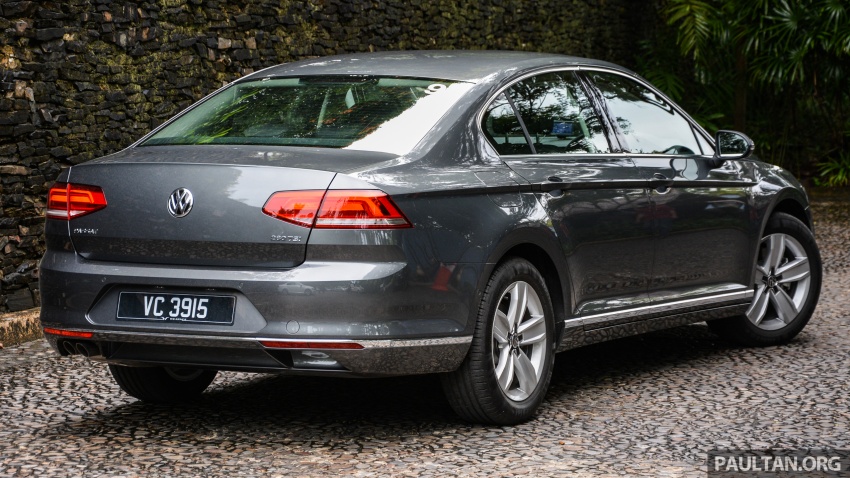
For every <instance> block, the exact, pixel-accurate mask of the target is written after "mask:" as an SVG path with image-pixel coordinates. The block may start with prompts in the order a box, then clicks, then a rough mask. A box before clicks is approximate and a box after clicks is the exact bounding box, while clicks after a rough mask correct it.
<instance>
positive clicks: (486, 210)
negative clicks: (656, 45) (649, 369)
mask: <svg viewBox="0 0 850 478" xmlns="http://www.w3.org/2000/svg"><path fill="white" fill-rule="evenodd" d="M552 68H563V69H575V68H596V69H608V70H610V71H616V72H618V73H620V74H623V75H627V76H633V74H632V73H630V72H628V71H626V70H623V69H621V68H619V67H616V66H613V65H609V64H606V63H603V62H596V61H592V60H584V59H579V58H573V57H562V56H559V55H548V54H527V53H517V52H400V53H383V54H374V55H348V56H343V57H331V58H323V59H317V60H308V61H304V62H298V63H293V64H289V65H282V66H278V67H274V68H271V69H267V70H263V71H260V72H257V73H255V74H253V75H250V76H249V77H247V78H254V79H255V78H262V77H271V76H287V75H298V76H304V75H310V74H317V75H333V74H355V75H360V74H362V75H366V74H382V75H399V76H417V77H431V78H444V79H453V80H462V81H470V82H475V83H476V84H475V86H474V87H473V88H472V89H471V90H470V92H469V93H468V94H467V95H466V96H465V97H464V98H462V99H461V100H460V101H459V102H458V104H457V105H456V107H455V108H454V109H452V110H451V111H450V112H448V113H447V114H446V115H445V116H444V118H443V120H442V121H441V122H440V123H439V124H438V126H437V127H435V128H434V129H433V130H432V131H431V132H429V133H428V134H427V135H426V137H425V138H424V139H423V140H422V141H421V142H420V143H419V144H418V145H417V146H416V147H415V148H413V150H411V151H410V152H409V153H407V154H405V155H401V156H392V155H387V154H382V153H369V152H362V151H348V150H325V149H314V148H292V147H258V146H244V147H240V146H227V147H225V146H194V147H192V146H179V147H163V146H158V147H136V146H134V147H131V148H129V149H127V150H125V151H122V152H121V153H118V154H115V155H111V156H108V157H106V158H102V159H100V160H96V161H92V162H89V163H86V164H83V165H80V166H74V167H73V168H71V171H70V172H66V173H63V175H62V176H61V177H60V181H65V180H70V181H72V182H79V183H84V184H96V185H100V186H102V187H103V188H104V191H105V194H106V196H107V200H108V202H109V205H108V207H107V208H106V209H104V210H103V211H100V212H97V213H95V214H91V215H90V216H86V217H82V218H78V219H74V220H72V221H70V222H69V223H65V222H61V221H56V220H48V221H47V227H46V239H47V247H48V251H47V253H46V254H45V256H44V259H43V260H42V263H41V291H42V296H43V307H42V310H41V319H42V322H43V324H44V325H45V326H54V327H60V328H69V329H77V330H88V331H93V332H95V337H94V340H95V341H97V342H98V343H99V344H100V345H101V348H102V351H103V354H104V356H105V357H106V358H107V360H112V361H115V362H120V363H132V364H140V363H147V364H151V363H162V364H174V363H182V364H192V365H199V366H208V367H213V368H222V369H239V370H256V371H269V370H275V371H287V372H292V373H341V372H340V370H343V371H344V372H345V373H355V374H362V375H376V374H378V375H380V374H400V373H426V372H439V371H448V370H452V369H454V368H456V367H457V366H458V365H459V364H460V362H461V361H462V360H463V357H464V355H465V351H466V347H468V343H469V338H470V337H471V335H472V332H473V328H474V326H475V324H474V322H473V320H472V319H473V318H474V316H475V313H476V311H477V307H478V304H479V301H480V299H481V291H482V290H483V289H484V287H485V286H486V283H487V280H488V279H489V277H490V274H491V273H492V271H493V269H494V268H495V266H496V264H498V263H499V261H501V260H502V259H503V258H504V257H506V256H508V255H512V254H523V255H525V256H527V257H530V258H533V259H534V261H536V262H537V263H538V266H539V267H542V268H543V269H545V270H546V276H547V282H548V283H549V286H550V289H551V293H552V297H553V300H554V301H555V302H556V303H555V310H556V314H557V318H556V319H557V327H558V330H559V331H563V333H562V337H559V338H558V340H557V342H558V343H561V348H567V347H570V346H575V345H576V344H581V343H588V342H592V341H597V340H602V339H605V338H614V337H619V336H622V335H624V334H630V333H637V332H640V331H645V330H651V329H655V328H659V327H664V326H673V325H677V324H681V323H686V322H692V321H698V320H706V319H707V318H713V317H715V316H721V315H724V314H730V313H738V312H740V310H741V308H742V307H745V305H746V303H747V302H748V296H747V294H746V292H747V290H751V287H749V286H748V284H751V283H752V282H751V280H752V278H751V274H752V267H753V263H754V261H755V254H754V251H755V248H756V245H757V243H758V240H759V238H760V234H761V231H762V230H763V228H764V224H765V222H766V219H767V217H768V216H769V214H770V212H771V211H772V210H774V209H775V208H777V207H782V208H783V209H787V208H789V207H790V208H791V210H794V211H802V213H800V214H799V215H800V216H801V219H803V220H804V221H805V222H807V223H808V224H811V221H810V220H809V217H808V203H807V199H806V196H805V193H804V192H803V191H802V188H801V187H800V185H799V184H798V183H797V182H796V180H794V179H793V177H792V176H791V175H790V174H788V173H787V172H785V171H782V170H781V169H779V168H776V167H774V166H770V165H766V164H764V163H761V162H759V161H758V160H756V159H754V158H750V159H747V160H738V161H726V162H725V163H724V164H723V165H722V166H721V167H714V166H715V165H714V164H713V163H712V160H711V158H708V157H702V156H698V155H697V156H693V157H676V158H675V159H674V160H673V162H671V158H670V157H650V156H633V155H628V154H624V153H613V154H608V155H597V156H593V155H586V156H579V157H577V156H561V157H552V156H550V157H545V158H544V157H537V156H527V157H505V158H500V157H499V156H498V155H497V154H496V153H495V152H494V151H493V148H492V147H491V146H490V145H489V144H488V143H487V141H486V139H485V138H484V136H483V134H482V133H481V130H480V127H479V125H478V121H479V119H478V118H479V116H478V115H479V112H480V111H481V110H482V109H483V108H484V107H485V106H486V105H487V103H488V101H489V100H490V99H491V98H492V97H493V96H494V95H495V94H497V93H498V92H499V91H500V90H501V89H502V88H504V87H505V86H507V85H508V84H509V83H511V82H513V81H516V80H518V79H520V78H522V77H524V76H527V75H529V74H532V73H534V72H538V71H543V70H550V69H552ZM607 126H608V134H609V136H610V137H611V138H610V139H611V141H612V143H614V144H612V146H613V148H612V149H613V150H615V151H618V148H617V145H616V138H615V133H616V131H615V129H614V128H613V127H612V126H611V125H607ZM137 144H138V143H137ZM680 161H684V162H685V163H684V164H681V165H680V164H679V162H680ZM656 174H661V175H663V176H664V178H663V179H659V178H658V177H657V176H656ZM69 178H70V179H69ZM178 187H188V188H189V189H191V190H192V191H193V193H194V194H195V198H196V206H195V208H196V209H195V210H193V211H192V212H191V213H190V214H189V215H188V216H187V217H186V218H183V219H175V218H173V217H171V216H169V214H168V212H167V210H166V201H167V198H168V195H169V194H170V193H171V192H172V191H173V190H174V189H176V188H178ZM326 187H330V188H332V189H359V188H379V189H381V190H383V191H385V192H387V193H389V194H390V195H392V197H393V200H394V201H395V202H396V204H397V205H398V206H399V207H400V209H401V210H402V211H403V212H404V213H405V214H406V215H407V217H408V218H409V219H410V221H411V222H412V223H413V226H414V227H413V228H412V229H401V230H385V231H363V230H314V231H310V230H309V229H306V228H300V227H298V226H294V225H290V224H287V223H284V222H281V221H277V220H275V219H273V218H270V217H268V216H265V215H264V214H262V212H261V211H260V208H261V206H262V204H263V203H264V202H265V200H266V199H267V198H268V197H269V196H270V195H271V194H272V193H273V192H275V191H281V190H299V189H314V188H317V189H321V188H326ZM659 207H670V208H673V209H675V211H676V215H675V218H670V220H667V219H660V218H659V216H658V214H655V213H649V214H648V213H647V211H652V210H653V208H659ZM69 227H70V229H71V232H70V233H69ZM74 229H97V231H98V232H97V233H96V234H86V233H83V232H73V230H74ZM276 233H277V234H284V235H297V234H299V233H300V234H301V235H302V236H303V238H304V244H306V247H305V246H304V245H302V246H297V245H292V244H274V243H272V242H271V241H270V240H269V237H270V236H271V235H273V234H276ZM155 290H178V291H196V292H197V291H202V292H203V291H208V292H215V293H230V294H234V295H235V296H236V297H237V313H236V321H235V324H234V325H233V326H232V327H229V328H222V326H219V325H210V324H192V325H188V324H181V323H155V322H138V323H136V322H134V323H126V322H119V321H116V320H115V318H114V309H115V307H116V305H115V304H116V297H117V294H118V293H119V292H120V291H155ZM299 290H301V291H303V290H310V291H311V293H310V294H306V293H305V294H299V293H290V292H292V291H299ZM736 292H737V293H738V294H737V295H736ZM729 293H732V295H731V296H729V298H728V299H724V297H726V296H725V295H724V294H729ZM717 297H719V299H718V300H714V301H708V302H706V303H705V304H703V305H697V306H694V305H688V306H678V305H676V304H677V302H676V301H677V300H681V299H683V298H686V299H695V300H697V301H700V300H703V299H706V298H709V299H711V298H717ZM699 303H700V304H702V303H701V302H699ZM667 304H672V305H670V307H665V305H667ZM645 307H649V309H644V308H645ZM653 307H655V308H653ZM585 319H587V320H585ZM260 338H279V339H299V340H314V339H336V340H342V339H344V340H357V341H360V342H362V343H363V344H366V345H367V348H366V349H364V350H360V351H345V352H342V351H337V352H328V355H329V356H331V357H332V358H333V359H334V360H336V362H337V363H338V364H341V367H342V369H340V368H339V367H336V368H332V369H329V370H313V369H300V368H299V367H298V366H297V364H296V362H297V361H296V362H292V360H294V359H293V358H292V357H294V355H292V354H296V353H295V352H293V353H292V354H290V353H289V352H285V351H284V352H282V351H271V350H263V348H262V347H261V346H259V343H258V342H257V339H260ZM61 340H64V339H56V338H55V337H51V342H52V343H53V344H54V345H55V346H56V345H57V344H58V342H60V341H61ZM122 344H163V345H162V346H157V347H159V348H157V349H151V348H146V347H143V346H129V345H128V346H124V345H122ZM168 344H171V345H169V346H166V345H168ZM169 347H170V348H169ZM185 347H193V348H191V350H190V351H185V352H178V350H181V349H183V348H185ZM236 348H248V349H254V351H253V352H244V353H243V352H240V353H232V354H228V353H224V352H226V351H228V350H231V349H236ZM152 350H153V351H157V350H158V353H153V352H152ZM216 351H219V352H222V353H221V354H218V353H217V352H216ZM60 353H61V347H60ZM222 357H224V358H222Z"/></svg>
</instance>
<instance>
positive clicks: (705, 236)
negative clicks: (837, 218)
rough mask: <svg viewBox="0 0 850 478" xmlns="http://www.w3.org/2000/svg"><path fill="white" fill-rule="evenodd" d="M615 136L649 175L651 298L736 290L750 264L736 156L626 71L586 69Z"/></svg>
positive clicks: (746, 193) (744, 187) (745, 188)
mask: <svg viewBox="0 0 850 478" xmlns="http://www.w3.org/2000/svg"><path fill="white" fill-rule="evenodd" d="M586 75H587V77H588V78H589V79H590V80H591V81H592V83H593V84H594V85H595V86H596V87H597V89H598V95H599V96H600V97H601V99H602V106H603V108H604V109H605V110H606V114H607V116H608V117H609V118H610V119H611V122H612V123H613V126H614V128H615V129H616V132H617V135H618V140H619V142H620V144H621V145H622V146H623V148H624V149H626V151H627V152H628V155H629V157H630V158H631V159H632V161H634V163H635V165H636V166H637V167H638V169H639V170H640V172H641V175H642V177H643V178H645V179H646V180H647V181H649V183H650V189H649V194H650V199H651V208H650V209H649V210H648V212H647V213H648V214H649V215H650V217H651V218H652V220H653V222H654V230H655V237H656V238H657V246H656V249H655V254H654V256H655V260H654V264H653V267H652V277H651V281H650V296H651V298H652V299H653V302H656V303H660V302H664V301H676V300H682V299H688V298H695V297H705V296H719V297H717V299H718V300H720V301H722V300H724V299H725V298H731V297H735V292H734V291H742V290H744V289H747V288H748V287H747V286H746V283H747V280H748V277H749V274H750V267H751V257H752V251H751V248H752V244H751V240H750V237H752V235H753V233H754V232H753V231H752V230H751V229H752V227H753V223H754V221H751V220H750V216H751V204H750V200H749V198H750V188H751V186H752V185H753V184H754V182H753V181H752V180H751V179H750V178H748V177H747V175H746V174H745V172H744V168H741V167H740V166H741V165H740V163H738V162H734V161H727V162H725V163H723V164H716V162H715V160H714V158H713V153H714V151H713V149H712V147H711V146H710V144H709V142H708V141H707V139H706V138H705V137H704V136H703V134H702V132H701V131H700V130H699V129H698V128H696V127H695V126H694V125H693V124H692V123H691V122H690V121H689V120H688V119H687V117H686V116H684V114H682V113H681V112H680V111H679V110H678V109H677V108H676V107H675V106H674V105H673V104H672V103H671V102H670V101H669V100H667V99H666V98H665V97H663V96H662V95H660V94H659V93H657V92H655V91H654V90H652V89H651V88H650V87H649V86H648V85H645V84H643V83H641V82H639V81H637V80H635V79H633V78H628V77H626V76H624V75H622V74H618V73H614V72H603V71H590V72H587V73H586Z"/></svg>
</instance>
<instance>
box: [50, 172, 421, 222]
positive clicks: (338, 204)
mask: <svg viewBox="0 0 850 478" xmlns="http://www.w3.org/2000/svg"><path fill="white" fill-rule="evenodd" d="M105 207H106V196H105V195H104V194H103V189H101V188H100V187H98V186H90V185H86V184H74V183H64V182H57V183H55V184H54V185H53V187H51V188H50V192H48V195H47V217H49V218H51V219H63V220H66V221H67V220H71V219H74V218H77V217H80V216H85V215H86V214H90V213H93V212H95V211H99V210H101V209H103V208H105ZM263 213H265V214H268V215H269V216H271V217H274V218H277V219H280V220H282V221H286V222H289V223H292V224H296V225H299V226H303V227H315V228H318V229H401V228H408V227H413V226H412V225H411V224H410V221H408V220H407V218H406V217H405V216H404V214H402V212H401V211H400V210H399V208H398V207H397V206H396V205H395V203H393V201H392V199H390V197H389V196H388V195H387V194H386V193H384V192H383V191H380V190H377V189H366V190H359V189H355V190H328V191H326V190H323V189H316V190H306V191H282V192H276V193H274V194H273V195H272V196H271V197H270V198H269V199H268V201H266V204H265V205H264V206H263Z"/></svg>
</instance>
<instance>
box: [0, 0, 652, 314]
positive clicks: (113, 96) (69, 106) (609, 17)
mask: <svg viewBox="0 0 850 478" xmlns="http://www.w3.org/2000/svg"><path fill="white" fill-rule="evenodd" d="M651 3H652V2H650V1H649V0H645V1H643V0H639V1H634V0H534V1H531V0H481V1H475V2H457V1H456V0H386V1H363V0H310V1H287V0H279V1H271V0H241V1H229V2H225V1H217V0H159V1H149V2H132V1H112V0H65V1H9V0H0V312H5V311H9V310H13V311H14V310H22V309H27V308H30V307H33V306H36V305H38V303H39V295H38V267H37V266H38V260H39V258H40V257H41V255H42V253H43V252H44V243H43V237H42V236H43V232H44V219H43V212H44V206H45V194H46V192H47V189H48V188H49V186H50V184H51V183H52V182H53V181H54V180H55V179H56V176H57V175H58V174H59V172H60V171H61V169H62V168H65V167H68V166H70V165H74V164H79V163H82V162H84V161H87V160H90V159H93V158H96V157H99V156H102V155H105V154H109V153H112V152H114V151H117V150H119V149H121V148H123V147H126V146H128V145H129V144H130V143H131V142H133V141H134V140H135V139H138V138H139V137H140V136H142V135H143V134H144V133H146V132H148V131H150V129H151V128H153V127H155V126H157V125H159V124H161V123H162V122H163V121H165V120H166V119H167V118H169V117H170V116H172V115H174V114H175V113H177V112H178V111H180V110H181V109H183V108H185V107H186V106H188V105H189V104H191V103H192V102H194V101H196V100H198V99H200V98H201V97H203V96H204V95H206V94H207V93H209V92H211V91H213V90H215V89H216V88H218V87H220V86H222V85H223V84H225V83H227V82H230V81H232V80H234V79H236V78H238V77H240V76H242V75H245V74H247V73H250V72H252V71H255V70H258V69H260V68H263V67H266V66H271V65H274V64H277V63H282V62H288V61H293V60H298V59H303V58H306V57H312V56H321V55H330V54H335V53H345V52H361V51H375V50H402V49H460V48H465V49H506V50H533V51H547V52H556V53H569V54H574V55H580V56H589V57H595V58H600V59H605V60H610V61H614V62H617V63H621V64H625V65H627V66H628V65H630V64H631V63H632V60H633V55H634V53H635V45H636V44H637V42H638V40H639V37H640V35H641V32H642V31H643V28H644V25H646V24H647V22H654V21H655V17H654V11H653V9H652V8H651V7H650V5H651Z"/></svg>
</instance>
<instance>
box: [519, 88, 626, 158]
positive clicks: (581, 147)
mask: <svg viewBox="0 0 850 478" xmlns="http://www.w3.org/2000/svg"><path fill="white" fill-rule="evenodd" d="M510 94H511V99H512V100H513V102H514V105H515V106H516V108H517V110H518V112H519V115H520V117H521V118H522V121H523V123H525V127H526V128H527V129H528V134H529V136H531V139H532V141H533V142H534V150H535V152H536V153H537V154H570V153H608V152H610V148H609V146H608V140H607V139H606V137H605V134H604V133H603V125H602V122H601V121H600V120H599V117H598V116H597V115H596V113H595V112H594V110H593V108H592V106H591V103H590V100H588V98H587V96H586V95H585V94H584V91H583V90H582V89H581V86H580V85H579V82H578V79H577V78H576V77H575V75H574V74H573V73H572V72H561V73H545V74H542V75H538V76H534V77H531V78H527V79H525V80H522V81H520V82H518V83H516V84H514V85H513V86H511V88H510Z"/></svg>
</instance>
